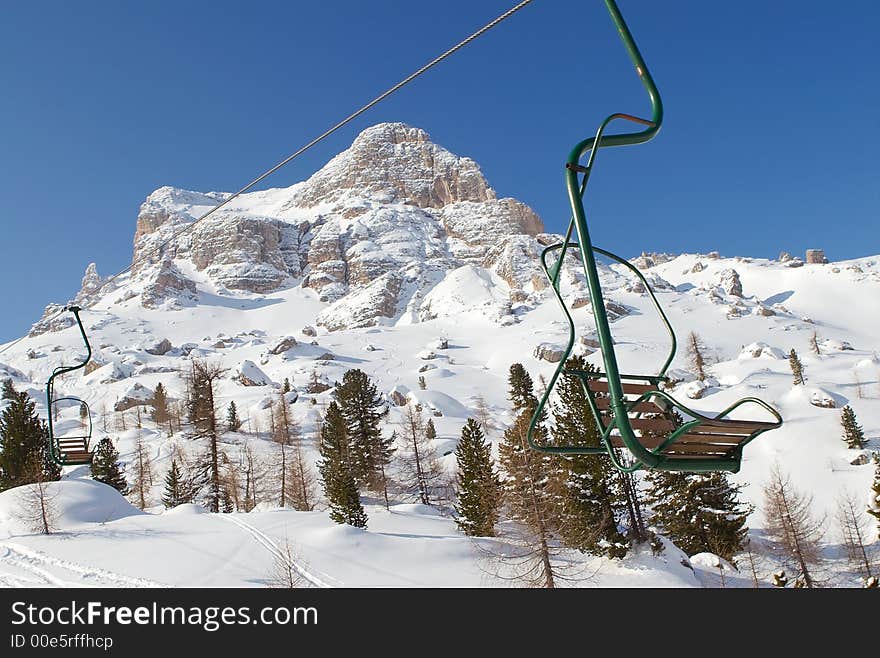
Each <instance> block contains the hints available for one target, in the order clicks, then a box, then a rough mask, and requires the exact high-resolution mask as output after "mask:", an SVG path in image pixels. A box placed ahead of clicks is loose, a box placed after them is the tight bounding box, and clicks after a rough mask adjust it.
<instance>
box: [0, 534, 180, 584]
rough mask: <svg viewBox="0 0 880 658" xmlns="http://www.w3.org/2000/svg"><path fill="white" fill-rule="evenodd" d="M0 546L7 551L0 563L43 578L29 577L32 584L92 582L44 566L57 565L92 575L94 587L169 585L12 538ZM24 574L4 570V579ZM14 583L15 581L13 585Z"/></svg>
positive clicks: (18, 577) (2, 578)
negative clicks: (66, 576) (67, 557)
mask: <svg viewBox="0 0 880 658" xmlns="http://www.w3.org/2000/svg"><path fill="white" fill-rule="evenodd" d="M0 548H2V549H3V550H4V551H5V552H4V554H3V555H2V556H0V564H2V565H10V566H12V567H15V568H17V569H21V570H22V571H27V572H28V573H30V574H33V575H35V576H37V577H38V578H39V579H40V580H39V581H33V580H31V579H26V580H27V581H29V584H31V585H41V586H46V585H50V586H54V587H84V586H85V587H88V586H89V584H88V583H83V582H82V581H70V580H64V579H62V578H59V577H58V576H55V575H54V574H52V573H51V572H49V571H48V570H47V569H45V568H43V567H55V568H58V569H63V570H65V571H68V572H71V573H74V574H77V575H78V576H80V577H81V578H83V579H92V580H94V581H95V583H94V585H93V586H94V587H107V586H109V587H167V585H165V584H163V583H159V582H157V581H155V580H149V579H147V578H137V577H134V576H125V575H123V574H119V573H114V572H112V571H108V570H106V569H100V568H98V567H91V566H87V565H83V564H77V563H76V562H71V561H69V560H63V559H61V558H55V557H52V556H51V555H47V554H45V553H42V552H40V551H37V550H34V549H32V548H28V547H26V546H22V545H21V544H15V543H12V542H2V543H0ZM21 579H22V577H21V576H20V575H15V574H10V573H8V572H4V573H0V581H5V582H7V583H9V582H13V581H19V580H21ZM10 586H14V585H10Z"/></svg>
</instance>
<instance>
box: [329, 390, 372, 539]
mask: <svg viewBox="0 0 880 658" xmlns="http://www.w3.org/2000/svg"><path fill="white" fill-rule="evenodd" d="M320 452H321V461H320V462H319V463H318V470H319V471H320V472H321V484H322V485H323V487H324V496H325V497H326V498H327V502H328V503H329V505H330V518H331V519H333V520H334V521H335V522H336V523H347V524H349V525H352V526H355V527H357V528H364V527H366V525H367V513H366V512H365V511H364V508H363V506H362V505H361V500H360V492H359V491H358V486H357V481H356V480H355V478H354V474H353V472H352V471H353V469H352V467H351V464H350V461H349V459H350V457H349V438H348V428H347V423H346V419H345V416H343V414H342V411H341V410H340V408H339V405H337V404H336V402H331V403H330V405H329V406H328V407H327V414H326V416H325V417H324V424H323V425H322V427H321V442H320Z"/></svg>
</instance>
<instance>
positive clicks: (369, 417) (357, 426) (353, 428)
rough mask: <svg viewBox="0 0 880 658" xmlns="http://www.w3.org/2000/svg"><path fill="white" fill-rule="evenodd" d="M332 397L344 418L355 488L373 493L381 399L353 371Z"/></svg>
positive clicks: (367, 380)
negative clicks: (369, 489) (371, 490)
mask: <svg viewBox="0 0 880 658" xmlns="http://www.w3.org/2000/svg"><path fill="white" fill-rule="evenodd" d="M333 395H334V398H335V399H336V402H337V404H338V405H339V410H340V411H341V412H342V415H343V417H344V418H345V424H346V430H347V432H348V441H349V459H350V463H351V469H352V475H353V476H354V478H355V480H356V481H357V483H358V485H364V486H368V487H370V488H371V489H376V488H377V487H378V481H379V479H380V473H379V471H380V467H379V459H380V456H379V453H380V452H381V447H380V445H379V444H380V442H381V437H382V432H381V430H380V429H379V421H380V419H381V416H382V414H381V410H382V409H383V406H384V405H383V402H382V396H381V395H380V394H379V391H378V389H377V388H376V385H375V384H374V383H373V382H372V381H371V380H370V378H369V377H368V376H367V375H366V373H364V372H362V371H361V370H358V369H356V368H354V369H352V370H349V371H347V372H346V373H345V375H343V377H342V384H337V386H336V390H335V391H334V394H333Z"/></svg>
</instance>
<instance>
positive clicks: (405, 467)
mask: <svg viewBox="0 0 880 658" xmlns="http://www.w3.org/2000/svg"><path fill="white" fill-rule="evenodd" d="M401 430H402V431H403V436H404V439H405V442H406V450H405V451H404V452H403V454H401V456H400V462H401V471H402V474H403V478H402V482H401V485H402V488H403V490H404V491H405V492H406V493H407V494H409V495H411V496H413V497H414V498H416V499H417V500H418V501H419V502H420V503H422V505H435V504H437V503H438V502H440V501H439V500H438V499H439V497H440V496H443V495H445V493H446V491H445V489H446V485H447V484H448V481H447V479H446V477H445V473H444V471H443V467H442V466H441V465H440V462H439V461H438V459H437V452H436V450H435V449H434V443H433V441H431V440H430V439H428V436H427V433H426V426H425V420H424V417H423V416H422V408H421V406H419V405H417V404H408V405H406V408H405V411H404V416H403V421H402V423H401ZM436 435H437V434H436V431H435V432H434V436H436Z"/></svg>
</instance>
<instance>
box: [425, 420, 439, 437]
mask: <svg viewBox="0 0 880 658" xmlns="http://www.w3.org/2000/svg"><path fill="white" fill-rule="evenodd" d="M425 438H426V439H428V441H433V440H434V439H436V438H437V428H436V427H434V419H433V418H429V419H428V422H427V423H425Z"/></svg>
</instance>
